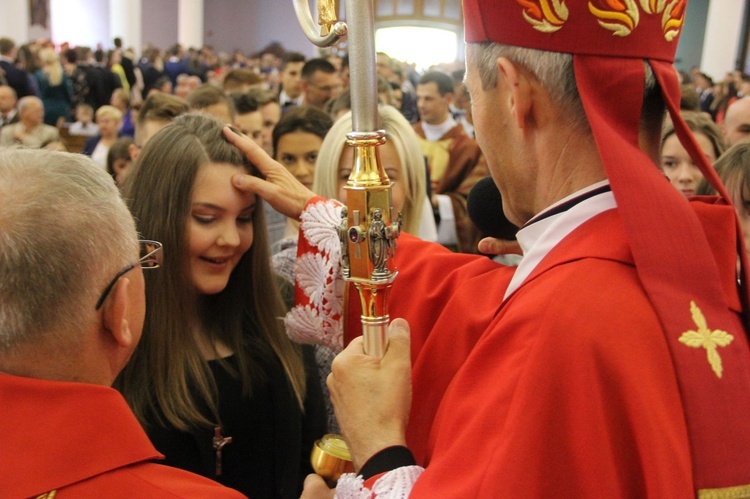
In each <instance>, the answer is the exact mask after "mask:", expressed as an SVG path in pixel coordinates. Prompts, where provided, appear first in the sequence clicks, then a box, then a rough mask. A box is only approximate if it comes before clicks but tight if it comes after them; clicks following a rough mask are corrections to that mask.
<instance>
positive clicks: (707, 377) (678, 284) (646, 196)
mask: <svg viewBox="0 0 750 499" xmlns="http://www.w3.org/2000/svg"><path fill="white" fill-rule="evenodd" d="M574 64H575V71H576V80H577V81H578V85H579V89H580V93H581V98H582V100H583V104H584V108H585V109H586V114H587V116H588V117H589V121H590V123H591V128H592V131H593V133H594V138H595V139H596V142H597V146H598V149H599V153H600V155H601V157H602V160H603V163H604V165H605V168H606V171H607V176H608V177H609V179H610V183H611V185H612V191H613V193H614V195H615V199H616V200H617V203H618V206H621V207H627V208H626V209H621V210H620V213H621V216H622V221H623V225H624V227H625V230H626V232H627V235H628V239H629V240H630V245H631V248H632V251H633V255H634V258H635V262H636V267H637V272H638V277H639V279H640V281H641V282H642V283H643V286H644V288H645V291H646V293H647V294H648V297H649V299H650V300H651V302H652V304H653V306H654V308H655V310H656V312H657V315H658V317H659V320H660V322H661V324H662V326H663V328H664V330H665V332H666V339H667V343H668V345H669V347H670V351H671V355H672V358H673V359H674V364H675V367H676V369H677V371H678V373H679V375H678V377H679V379H680V388H681V394H682V397H683V402H684V404H685V406H686V413H687V415H688V430H689V432H690V439H691V443H692V452H693V458H694V461H695V464H696V466H695V477H694V478H695V480H696V483H697V485H698V487H699V488H712V487H718V486H728V485H736V484H738V483H742V484H746V483H750V474H749V473H746V471H745V470H744V469H742V468H744V467H745V464H744V463H742V460H743V459H745V456H746V454H747V448H748V445H750V433H748V434H742V433H740V434H738V435H735V437H736V438H732V439H727V438H726V437H727V435H730V434H733V433H734V432H735V431H736V430H735V429H733V428H730V427H727V426H724V425H716V424H714V423H715V415H714V414H713V412H712V408H713V407H715V406H717V405H719V406H726V407H727V411H728V413H727V415H728V417H729V420H732V421H734V420H737V419H738V418H739V417H740V416H741V415H742V414H748V413H750V398H748V397H745V396H742V394H741V393H740V394H738V393H737V390H738V389H742V390H747V391H748V393H750V366H748V364H747V362H745V361H746V359H745V358H744V356H745V355H746V354H747V353H746V352H745V351H744V350H741V349H722V359H723V360H724V357H726V360H725V362H732V365H733V366H735V367H734V369H733V373H734V375H735V376H738V377H739V379H741V380H743V383H742V384H734V383H727V382H725V381H723V380H722V379H721V378H719V377H718V376H716V375H714V374H712V371H711V369H710V365H709V364H708V362H706V359H704V358H701V355H700V353H699V352H697V351H696V350H695V349H693V348H687V347H686V346H685V344H683V343H681V342H680V338H681V335H682V333H684V332H685V331H688V330H691V329H692V330H694V329H696V326H695V323H694V322H693V318H692V316H691V302H694V303H695V304H696V305H697V306H698V307H699V308H700V310H701V311H702V313H703V315H704V316H705V317H706V319H707V321H708V324H709V327H710V329H712V330H714V329H720V330H723V331H727V332H729V334H731V335H732V336H733V337H734V338H735V341H745V340H746V336H745V331H744V328H743V326H742V322H741V321H739V320H737V316H736V315H735V314H733V313H731V312H730V309H729V307H728V304H727V302H726V300H725V297H724V294H723V293H722V283H721V280H720V279H719V269H718V267H717V265H716V263H715V262H714V261H713V259H712V255H711V249H710V247H709V243H708V240H707V238H706V234H705V232H704V229H703V227H702V225H701V223H700V220H699V219H698V217H697V216H696V214H695V212H694V211H693V210H692V209H691V208H690V206H689V204H688V203H687V202H686V201H685V199H684V198H683V197H682V196H681V195H680V193H679V192H678V191H677V190H676V189H674V188H673V187H672V186H671V185H669V183H668V182H666V181H665V180H664V177H663V175H662V174H661V172H659V171H658V170H657V168H656V167H655V165H653V163H652V162H651V161H650V160H649V158H648V157H646V155H645V154H643V153H642V152H641V150H640V149H639V148H638V136H637V130H638V121H639V119H640V108H641V100H642V99H641V97H640V92H641V90H640V88H641V87H642V85H640V86H639V83H640V82H642V81H643V63H642V61H640V60H637V59H613V58H602V57H594V56H580V55H576V56H575V57H574ZM666 66H667V64H666V63H654V71H655V72H656V74H657V77H658V78H660V81H662V82H663V86H664V89H665V90H666V91H667V92H666V93H667V95H671V94H672V90H673V88H671V87H672V86H674V87H675V88H678V87H677V85H676V77H673V79H674V80H675V81H674V82H672V81H670V79H667V78H668V77H667V76H666V74H665V73H667V72H669V73H670V74H673V73H674V71H673V70H671V69H667V67H666ZM602 72H605V73H606V74H608V75H611V77H610V78H608V81H607V83H606V85H602V84H601V76H600V75H601V74H602ZM634 90H637V92H636V93H634V92H633V91H634ZM629 91H630V94H629V93H628V92H629ZM613 94H614V95H618V96H619V99H621V100H622V101H624V102H628V103H630V105H628V106H619V107H618V106H613V105H612V104H611V100H612V99H611V95H613ZM675 126H676V129H678V130H679V128H680V127H678V126H677V125H675ZM683 128H684V127H683ZM678 134H681V135H682V136H681V139H682V140H683V143H684V144H686V148H688V150H690V149H691V148H692V149H693V154H697V151H699V150H700V149H699V148H697V144H696V143H695V142H694V138H693V137H692V136H691V135H690V134H688V133H687V132H686V129H685V130H682V131H680V132H678ZM701 156H702V154H701ZM623 157H627V158H633V161H632V162H630V163H628V167H627V168H623V167H622V164H623V162H622V158H623ZM704 161H705V159H704ZM704 168H705V166H704ZM706 177H707V178H708V179H709V180H711V179H713V180H714V181H715V182H716V183H718V179H717V178H716V174H715V172H713V171H712V172H707V175H706ZM720 192H721V193H722V194H725V191H724V189H723V188H722V189H721V190H720ZM725 209H726V210H727V216H728V217H729V218H728V219H729V220H731V219H732V218H733V217H732V215H731V214H730V213H729V210H731V207H729V206H727V207H725ZM735 231H736V228H735V227H731V226H730V227H729V230H727V233H726V235H725V236H724V237H730V236H729V235H731V234H732V233H734V232H735ZM655 234H658V237H654V236H655ZM732 242H733V244H736V243H735V242H734V239H732ZM677 249H679V250H677ZM735 254H736V253H735ZM697 263H700V264H699V265H698V264H697ZM724 350H726V352H724ZM703 353H704V354H705V351H704V352H703ZM740 463H742V464H740ZM741 480H745V481H741Z"/></svg>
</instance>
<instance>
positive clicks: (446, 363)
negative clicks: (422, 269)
mask: <svg viewBox="0 0 750 499" xmlns="http://www.w3.org/2000/svg"><path fill="white" fill-rule="evenodd" d="M698 210H699V211H700V212H701V218H702V219H705V220H707V221H708V222H709V223H713V222H716V221H717V220H723V223H722V227H721V228H722V229H726V227H727V226H731V219H730V218H727V217H726V212H724V213H723V214H722V213H719V214H717V212H716V210H715V209H714V208H712V207H704V206H701V207H699V208H698ZM704 215H705V216H704ZM727 220H729V222H727ZM728 224H729V225H728ZM717 230H719V229H717ZM712 243H713V244H714V250H715V251H717V253H718V254H719V256H718V258H719V260H720V261H721V262H722V263H724V264H728V265H724V266H723V267H722V268H723V269H724V272H723V274H722V279H723V280H724V282H725V283H727V285H726V286H725V288H724V292H726V293H729V294H731V295H732V298H731V301H732V302H733V303H734V304H738V297H737V296H736V290H735V289H734V288H733V287H732V285H731V283H732V282H733V280H734V275H733V244H734V242H733V241H728V242H727V241H726V237H724V238H723V239H717V240H715V241H712ZM727 243H728V244H727ZM404 270H406V269H405V268H404ZM456 272H460V271H459V270H457V271H456ZM441 277H442V276H441V275H435V274H433V277H432V279H431V281H432V283H429V282H427V281H430V279H427V278H425V282H424V283H423V284H422V285H423V286H424V287H425V288H426V289H435V290H439V292H440V293H442V294H446V295H449V299H447V300H440V299H434V304H432V305H429V304H428V305H425V304H424V303H423V301H422V300H411V301H410V302H408V303H410V304H411V306H412V309H411V310H409V309H405V310H404V311H403V313H404V314H405V315H420V314H421V315H428V316H438V317H439V318H438V319H437V320H436V321H435V323H434V324H433V325H432V329H431V331H429V333H428V334H427V336H426V339H425V341H424V342H423V344H422V345H421V346H417V348H416V349H415V350H417V351H413V352H412V355H413V356H414V357H415V360H414V367H413V394H414V397H413V402H412V412H411V414H412V417H411V420H410V424H409V429H408V434H407V438H408V442H409V446H410V448H412V449H413V450H414V452H415V456H416V457H417V461H418V463H419V464H421V465H425V466H426V471H425V473H424V474H423V475H422V477H420V479H419V480H418V481H417V484H416V486H415V488H414V490H413V493H412V496H411V497H416V498H418V497H428V498H431V497H488V498H494V497H498V496H503V495H508V496H512V497H690V496H694V493H695V489H694V484H693V478H692V472H693V467H694V466H695V465H696V464H697V463H695V462H694V461H693V459H692V458H691V450H690V442H689V439H688V429H687V426H686V422H685V417H686V416H685V413H684V409H685V408H684V406H683V403H682V398H681V394H680V388H679V385H678V379H677V376H676V373H675V371H674V367H673V363H672V358H671V354H670V351H669V347H668V345H667V341H666V340H665V338H664V334H663V330H662V327H661V324H660V321H659V318H658V316H657V315H656V313H655V312H654V309H653V306H652V304H651V302H650V299H649V297H648V296H647V295H646V293H645V292H644V290H643V288H642V286H641V284H640V281H639V279H638V274H637V273H636V270H635V268H634V266H633V260H632V256H631V254H630V250H629V243H628V241H627V237H626V234H625V230H624V227H623V225H622V222H621V220H620V217H619V215H618V213H617V212H616V211H614V210H611V211H609V212H606V213H604V214H602V215H599V216H597V217H595V218H594V219H592V220H590V221H589V222H587V223H586V224H584V225H582V226H581V227H580V228H579V229H577V230H576V231H575V232H574V233H573V234H571V235H570V236H568V237H567V238H566V239H565V240H563V242H562V243H560V245H558V246H557V247H556V248H555V249H554V250H553V251H552V252H551V253H550V254H549V255H548V256H547V258H545V259H544V260H543V262H542V263H541V264H540V265H539V267H537V269H536V270H535V271H534V272H533V274H532V275H531V276H530V277H529V278H528V280H527V281H526V283H525V284H523V285H522V286H521V287H520V288H519V289H518V290H517V291H516V292H515V293H514V294H513V295H512V296H511V297H509V299H508V300H507V302H506V303H504V304H502V305H501V301H502V293H499V294H496V293H497V292H499V291H500V289H499V288H503V286H504V285H506V284H507V283H503V284H500V283H492V281H491V277H492V276H491V275H490V274H489V273H488V274H487V275H484V276H481V275H477V278H476V279H475V280H474V282H471V279H469V280H468V281H463V282H460V283H459V282H454V283H451V282H450V281H447V282H441V281H442V279H441ZM500 280H502V277H499V278H498V281H500ZM493 284H495V285H497V287H498V289H493ZM498 284H500V285H498ZM493 295H494V296H493ZM490 297H491V298H490ZM404 306H407V304H404ZM475 316H483V317H490V318H491V319H490V321H489V323H487V324H484V325H482V324H476V325H475V326H476V328H465V327H464V326H465V325H464V322H465V321H466V320H467V318H474V317H475ZM709 325H710V324H709ZM417 345H419V343H417ZM690 350H694V354H695V355H696V357H700V361H701V362H699V363H696V364H697V365H696V368H697V369H702V370H703V371H704V376H703V378H702V381H699V383H701V385H702V387H703V389H706V390H712V389H713V388H714V386H713V380H712V377H714V378H715V376H713V374H712V373H711V372H710V371H708V372H707V373H706V372H705V371H706V369H705V368H706V367H707V364H708V363H707V360H706V353H705V351H704V350H697V349H690ZM721 350H722V351H721V356H722V358H723V359H725V358H726V361H725V369H726V370H725V378H724V383H725V384H728V385H731V386H733V387H735V388H736V389H737V393H736V395H737V397H738V401H740V402H744V400H746V399H747V398H748V397H749V396H750V391H748V390H747V385H746V381H747V380H745V379H742V372H743V371H744V368H745V367H746V366H747V364H748V362H750V358H749V357H748V355H749V354H748V345H747V343H746V341H745V340H744V338H743V337H740V338H736V339H735V342H733V343H732V344H731V345H730V346H728V347H726V348H723V349H721ZM729 350H733V351H734V352H737V353H739V354H740V355H738V356H736V359H734V358H733V356H732V354H731V353H730V352H729ZM730 358H732V359H733V360H730ZM680 381H681V382H682V380H680ZM690 381H691V382H692V381H693V380H690ZM740 399H741V400H740ZM706 410H711V411H712V413H713V415H714V424H719V425H721V426H724V427H726V428H727V429H728V431H726V432H724V433H723V434H722V435H721V439H722V440H721V442H720V443H721V444H722V445H728V446H732V445H733V440H734V439H735V438H740V439H744V438H745V435H746V434H747V432H748V431H749V430H750V422H748V418H747V417H743V418H741V419H732V418H735V417H736V414H733V412H732V410H731V408H730V407H727V406H726V405H722V406H715V407H709V408H706ZM431 414H434V418H432V419H434V421H433V420H431V416H425V415H431ZM719 422H721V423H719ZM425 438H427V441H426V442H425ZM714 457H717V458H720V456H714ZM726 464H727V465H731V463H726ZM746 465H747V460H746V459H742V460H740V461H739V462H738V463H736V465H734V466H733V467H734V468H735V469H738V468H742V467H744V468H747V466H746ZM456 477H460V479H457V478H456ZM743 479H744V480H745V481H744V482H740V483H748V481H750V477H747V476H745V477H744V478H742V479H740V480H743ZM721 485H723V484H714V486H721Z"/></svg>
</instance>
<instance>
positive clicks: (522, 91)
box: [497, 57, 532, 128]
mask: <svg viewBox="0 0 750 499" xmlns="http://www.w3.org/2000/svg"><path fill="white" fill-rule="evenodd" d="M497 72H498V84H499V85H505V86H506V89H505V90H506V91H507V92H508V95H509V98H510V101H511V102H510V104H511V113H512V115H513V119H514V120H515V122H516V126H518V127H519V128H526V126H527V124H528V119H529V113H530V112H531V107H532V106H531V104H532V102H531V97H532V95H531V82H530V81H529V77H528V75H527V74H526V71H525V70H524V69H523V68H521V67H520V66H518V65H517V64H515V63H513V62H511V61H510V59H507V58H505V57H500V58H498V60H497Z"/></svg>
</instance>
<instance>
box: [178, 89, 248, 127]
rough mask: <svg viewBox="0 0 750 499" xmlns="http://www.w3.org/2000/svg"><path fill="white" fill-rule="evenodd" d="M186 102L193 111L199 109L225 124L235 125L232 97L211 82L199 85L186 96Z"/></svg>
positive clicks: (235, 113)
mask: <svg viewBox="0 0 750 499" xmlns="http://www.w3.org/2000/svg"><path fill="white" fill-rule="evenodd" d="M186 100H187V103H188V105H190V109H191V110H193V111H200V112H202V113H205V114H207V115H209V116H213V117H214V118H216V119H217V120H219V121H221V122H222V123H224V124H226V125H235V124H236V119H237V111H236V110H235V109H234V104H233V103H232V99H231V98H230V97H229V96H228V95H226V94H224V92H222V91H221V90H219V89H218V88H217V87H215V86H213V85H211V84H208V83H207V84H205V85H201V86H200V87H198V88H196V89H195V90H193V91H192V92H191V93H190V94H189V95H188V96H187V99H186Z"/></svg>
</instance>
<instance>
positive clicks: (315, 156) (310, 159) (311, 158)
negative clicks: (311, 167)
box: [307, 152, 318, 163]
mask: <svg viewBox="0 0 750 499" xmlns="http://www.w3.org/2000/svg"><path fill="white" fill-rule="evenodd" d="M317 160H318V153H317V152H312V153H310V154H308V155H307V162H308V163H315V162H316V161H317Z"/></svg>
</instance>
